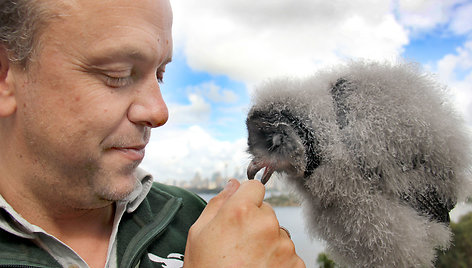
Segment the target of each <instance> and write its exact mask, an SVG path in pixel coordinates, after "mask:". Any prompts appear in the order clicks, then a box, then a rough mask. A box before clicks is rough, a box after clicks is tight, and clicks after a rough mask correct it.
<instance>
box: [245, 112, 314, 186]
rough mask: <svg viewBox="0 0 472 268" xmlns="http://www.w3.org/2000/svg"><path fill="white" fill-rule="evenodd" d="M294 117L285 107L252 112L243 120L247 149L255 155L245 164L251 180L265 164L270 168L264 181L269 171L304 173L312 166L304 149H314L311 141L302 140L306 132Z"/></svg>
mask: <svg viewBox="0 0 472 268" xmlns="http://www.w3.org/2000/svg"><path fill="white" fill-rule="evenodd" d="M293 118H294V117H293V115H291V113H290V112H289V111H287V110H282V111H280V110H277V109H267V110H255V109H253V110H252V111H251V113H250V115H249V116H248V119H247V121H246V124H247V129H248V152H249V153H251V154H252V155H253V156H254V159H253V162H252V163H251V165H250V167H248V177H249V178H250V179H252V178H253V177H254V175H255V174H256V173H257V172H258V171H259V170H261V169H262V168H264V167H265V168H266V170H271V172H265V173H264V175H263V177H264V179H263V181H264V182H265V181H267V180H268V179H269V178H268V177H267V176H269V177H270V175H271V174H272V172H284V173H289V174H295V175H302V176H303V174H305V173H306V170H307V167H310V168H311V167H312V165H311V164H310V163H311V161H312V159H310V158H309V157H308V156H307V155H306V148H313V144H311V142H312V140H310V141H307V140H304V138H306V137H305V136H306V135H305V134H304V133H305V132H307V131H301V130H300V129H301V126H299V124H300V123H299V122H297V121H296V120H294V119H293ZM308 143H310V145H309V146H308ZM315 168H316V167H315ZM266 173H267V174H266ZM297 177H298V176H297Z"/></svg>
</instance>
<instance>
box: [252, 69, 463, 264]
mask: <svg viewBox="0 0 472 268" xmlns="http://www.w3.org/2000/svg"><path fill="white" fill-rule="evenodd" d="M445 92H446V91H445V88H444V87H443V86H441V85H440V84H438V83H437V82H435V81H434V79H432V78H431V76H429V75H426V74H423V73H421V72H420V70H418V68H417V67H416V66H415V65H413V64H398V65H391V64H380V63H366V62H351V63H349V64H347V65H343V66H340V67H338V68H336V69H333V70H330V71H324V72H319V73H317V74H315V75H314V76H312V77H309V78H306V79H288V78H287V79H278V80H272V81H268V82H266V83H265V84H264V85H262V86H261V87H260V88H258V89H257V90H256V93H255V96H254V98H253V106H252V108H251V110H250V112H249V114H248V117H247V121H246V124H247V129H248V151H249V153H250V154H252V156H253V160H252V162H251V163H250V164H249V167H248V171H247V173H248V178H249V179H253V178H254V176H255V175H256V173H257V172H258V171H259V170H261V169H263V168H265V170H264V174H263V175H262V182H263V183H266V182H267V181H268V180H269V178H270V177H271V175H272V174H273V173H274V172H278V173H282V174H283V175H284V176H285V177H286V180H287V182H288V183H290V184H292V185H294V186H295V189H296V192H297V193H299V194H300V195H301V197H302V204H303V208H304V214H305V216H306V223H307V227H308V230H309V231H310V233H311V235H312V236H318V237H320V238H322V239H324V240H325V241H326V242H327V250H328V252H329V253H330V254H331V256H332V257H333V258H334V259H335V260H336V261H337V262H338V263H340V264H342V265H345V266H348V267H430V266H433V262H434V259H435V252H436V250H435V249H436V248H447V247H448V246H449V244H450V240H451V233H450V230H449V227H448V224H449V211H450V210H451V209H452V208H453V207H454V206H455V204H456V203H457V202H458V201H460V200H462V199H463V198H465V197H466V195H467V194H469V192H468V190H467V189H470V188H468V187H469V185H470V181H469V180H470V177H469V176H470V170H469V168H470V166H471V161H470V160H471V154H470V150H469V149H470V147H471V144H470V142H469V140H468V137H469V136H468V133H467V130H466V127H465V124H464V122H463V121H462V120H461V119H460V117H459V116H458V115H457V114H456V113H455V112H454V109H453V108H452V105H451V104H450V103H449V102H447V101H446V100H447V98H446V97H445Z"/></svg>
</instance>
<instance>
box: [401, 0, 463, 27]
mask: <svg viewBox="0 0 472 268" xmlns="http://www.w3.org/2000/svg"><path fill="white" fill-rule="evenodd" d="M397 12H398V15H399V19H400V22H401V23H402V24H403V25H405V26H406V27H409V28H411V29H412V30H413V31H414V32H424V31H429V30H432V29H434V28H437V27H439V26H444V28H445V29H447V30H449V31H450V32H452V33H453V34H466V33H469V32H470V31H471V30H472V20H471V19H470V15H471V14H472V3H470V1H468V0H447V1H444V0H398V5H397Z"/></svg>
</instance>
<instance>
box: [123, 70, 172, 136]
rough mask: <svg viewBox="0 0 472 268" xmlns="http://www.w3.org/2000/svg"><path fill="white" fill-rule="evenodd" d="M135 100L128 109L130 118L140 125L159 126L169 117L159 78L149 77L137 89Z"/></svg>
mask: <svg viewBox="0 0 472 268" xmlns="http://www.w3.org/2000/svg"><path fill="white" fill-rule="evenodd" d="M135 94H136V95H135V96H134V102H133V103H132V104H131V106H130V108H129V110H128V119H129V120H130V121H131V122H133V123H135V124H140V125H145V126H148V127H153V128H154V127H159V126H162V125H164V124H165V123H166V122H167V119H168V118H169V112H168V110H167V105H166V103H165V102H164V99H163V98H162V94H161V89H160V86H159V83H158V81H157V79H156V78H155V77H154V78H153V79H149V80H148V81H146V83H143V85H142V86H141V87H139V88H138V89H137V90H136V91H135Z"/></svg>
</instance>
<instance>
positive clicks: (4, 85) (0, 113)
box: [0, 44, 16, 117]
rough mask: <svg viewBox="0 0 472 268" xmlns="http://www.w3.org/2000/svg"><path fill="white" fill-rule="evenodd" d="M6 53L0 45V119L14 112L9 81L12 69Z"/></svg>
mask: <svg viewBox="0 0 472 268" xmlns="http://www.w3.org/2000/svg"><path fill="white" fill-rule="evenodd" d="M11 67H12V66H11V63H10V59H9V58H8V52H7V50H6V49H5V47H4V46H3V45H1V44H0V117H6V116H10V115H12V114H13V113H14V112H15V111H16V98H15V90H14V88H15V86H14V85H13V83H12V82H13V81H12V79H11V77H10V76H11V75H12V73H11V72H12V71H13V70H12V68H11Z"/></svg>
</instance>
